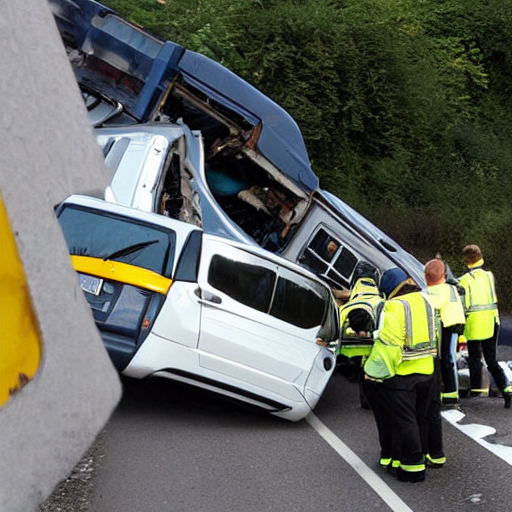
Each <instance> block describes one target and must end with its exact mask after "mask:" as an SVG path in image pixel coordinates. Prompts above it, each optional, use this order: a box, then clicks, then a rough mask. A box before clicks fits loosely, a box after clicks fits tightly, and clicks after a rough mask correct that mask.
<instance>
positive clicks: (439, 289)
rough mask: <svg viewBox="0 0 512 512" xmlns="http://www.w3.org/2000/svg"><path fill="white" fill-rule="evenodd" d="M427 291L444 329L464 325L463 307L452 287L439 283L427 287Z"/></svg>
mask: <svg viewBox="0 0 512 512" xmlns="http://www.w3.org/2000/svg"><path fill="white" fill-rule="evenodd" d="M427 290H428V294H429V297H430V300H431V302H432V304H433V305H434V307H435V308H436V309H438V310H439V314H440V317H441V322H442V323H443V326H444V327H450V326H451V325H457V324H464V323H466V315H465V312H464V305H463V304H462V300H461V298H460V295H459V292H458V291H457V288H456V287H455V286H454V285H452V284H448V283H441V284H436V285H434V286H428V287H427Z"/></svg>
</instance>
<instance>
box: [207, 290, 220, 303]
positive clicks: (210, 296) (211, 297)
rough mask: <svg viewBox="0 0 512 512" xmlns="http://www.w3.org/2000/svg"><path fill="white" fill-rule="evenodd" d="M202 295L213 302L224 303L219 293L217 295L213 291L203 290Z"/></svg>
mask: <svg viewBox="0 0 512 512" xmlns="http://www.w3.org/2000/svg"><path fill="white" fill-rule="evenodd" d="M202 295H203V297H202V298H203V300H206V301H208V302H213V303H214V304H221V303H222V299H221V298H220V297H219V296H218V295H215V294H214V293H212V292H208V291H203V293H202Z"/></svg>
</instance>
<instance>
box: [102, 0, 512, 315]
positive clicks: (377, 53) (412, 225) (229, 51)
mask: <svg viewBox="0 0 512 512" xmlns="http://www.w3.org/2000/svg"><path fill="white" fill-rule="evenodd" d="M103 3H104V4H106V5H109V6H110V7H112V8H113V9H115V10H116V11H117V12H118V13H119V14H121V15H122V16H123V17H125V18H127V19H128V20H130V21H132V22H135V23H137V24H139V25H141V26H142V27H143V28H144V29H145V30H147V31H148V32H151V33H153V34H155V35H157V36H159V37H160V38H162V39H166V40H170V41H174V42H176V43H179V44H181V45H183V46H184V47H186V48H187V49H190V50H194V51H197V52H200V53H202V54H204V55H207V56H208V57H211V58H212V59H214V60H216V61H218V62H220V63H221V64H223V65H224V66H226V67H227V68H229V69H231V70H232V71H234V72H235V73H237V74H238V75H240V76H241V77H243V78H244V79H246V80H247V81H248V82H250V83H252V84H253V85H254V86H256V87H257V88H258V89H260V90H261V91H262V92H263V93H265V94H266V95H267V96H269V97H270V98H272V99H273V100H275V101H276V102H277V103H279V104H280V105H281V106H282V107H284V108H285V109H286V110H287V111H288V112H289V113H290V114H291V115H292V116H293V117H294V119H295V120H296V121H297V123H298V125H299V127H300V129H301V131H302V133H303V135H304V139H305V142H306V146H307V148H308V151H309V155H310V159H311V164H312V168H313V170H314V171H315V173H316V174H317V175H318V176H319V177H320V184H321V187H322V188H324V189H327V190H329V191H331V192H333V193H334V194H336V195H338V196H339V197H340V198H341V199H343V200H344V201H345V202H347V203H348V204H350V205H351V206H352V207H354V208H355V209H356V210H358V211H359V212H360V213H362V214H363V215H364V216H366V217H367V218H368V219H370V220H371V221H372V222H373V223H375V224H376V225H377V226H378V227H380V228H381V229H382V230H383V231H385V232H386V233H388V234H389V235H390V236H391V237H392V238H394V239H395V240H396V241H397V242H398V243H400V244H401V245H402V246H403V247H404V248H405V249H407V250H408V251H409V252H411V253H412V254H414V255H415V256H416V257H417V258H418V259H419V260H420V261H422V262H426V261H427V260H428V259H431V258H432V257H434V256H435V254H436V252H438V251H439V252H440V253H441V254H442V256H443V258H444V259H445V260H446V261H447V262H448V263H449V264H450V266H451V268H452V270H453V271H454V273H455V274H456V275H458V274H460V273H462V272H463V271H464V266H463V261H462V258H461V249H462V247H463V246H464V245H466V244H469V243H476V244H478V245H479V246H480V247H481V248H482V250H483V253H484V257H485V260H486V263H487V264H488V266H489V268H491V269H492V270H493V271H494V273H495V275H496V280H497V287H498V294H499V298H500V310H501V311H502V312H503V313H506V314H510V313H512V271H511V268H512V265H511V263H512V122H511V121H512V73H511V71H512V55H511V54H512V44H511V42H512V0H450V1H447V0H429V1H428V2H425V1H422V0H405V1H402V2H396V0H294V1H293V0H237V1H236V2H234V1H232V0H167V1H166V2H164V1H163V0H162V1H161V2H160V1H157V0H106V1H104V2H103Z"/></svg>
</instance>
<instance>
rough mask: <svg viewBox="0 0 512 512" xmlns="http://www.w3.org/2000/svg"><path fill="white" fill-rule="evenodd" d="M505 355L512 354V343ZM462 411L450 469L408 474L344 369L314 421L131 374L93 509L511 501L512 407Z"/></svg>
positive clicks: (107, 438) (494, 504) (449, 446)
mask: <svg viewBox="0 0 512 512" xmlns="http://www.w3.org/2000/svg"><path fill="white" fill-rule="evenodd" d="M499 355H500V357H501V358H505V359H506V360H509V359H512V347H509V346H501V347H499ZM456 413H457V414H460V415H463V418H462V419H461V420H460V421H458V423H456V422H455V423H454V424H452V423H450V422H448V421H444V440H445V448H446V454H447V457H448V462H447V464H446V465H445V467H444V468H442V469H431V470H429V471H428V473H427V480H426V482H424V483H421V484H406V483H401V482H398V481H396V480H395V479H394V478H393V477H392V476H391V475H389V474H388V473H386V472H385V471H382V470H381V469H380V468H379V467H378V465H377V460H378V455H379V449H378V442H377V431H376V428H375V424H374V420H373V416H372V414H371V412H369V411H367V410H363V409H361V408H360V406H359V400H358V394H357V385H356V384H354V383H351V382H349V381H348V380H347V379H346V378H345V377H343V376H342V375H340V374H335V375H334V376H333V378H332V380H331V382H330V384H329V386H328V388H327V389H326V392H325V394H324V396H323V397H322V400H321V402H320V403H319V405H318V406H317V408H316V410H315V412H314V416H313V417H312V420H310V421H306V420H303V421H300V422H298V423H289V422H286V421H284V420H280V419H278V418H274V417H272V416H268V415H266V414H263V413H260V412H255V411H252V410H248V409H245V408H241V407H239V406H236V405H233V404H231V403H229V402H226V401H224V400H222V399H219V398H217V397H215V396H214V395H211V394H208V393H204V392H201V391H197V390H193V389H190V388H186V387H184V386H182V385H180V384H173V383H167V382H164V383H152V384H150V383H140V382H126V383H125V391H124V396H123V399H122V401H121V403H120V405H119V407H118V408H117V410H116V411H115V413H114V414H113V416H112V419H111V421H110V422H109V424H108V425H107V427H106V429H105V431H104V433H103V435H102V444H101V450H100V451H101V453H98V454H97V460H98V467H97V468H96V476H95V479H94V486H93V488H92V494H91V496H90V504H89V507H88V508H87V510H89V511H90V512H141V511H144V512H153V511H155V512H156V511H158V512H163V511H173V512H174V511H177V512H189V511H194V512H195V511H206V512H217V511H218V512H228V511H236V512H244V511H247V512H249V511H251V512H259V511H280V512H282V511H293V512H300V511H308V512H311V511H315V512H321V511H332V510H346V511H351V510H364V511H365V512H373V511H375V512H382V511H385V510H397V511H400V512H402V511H407V510H413V511H414V512H432V511H434V510H435V511H443V512H444V511H472V510H475V509H476V508H478V509H479V510H485V511H486V512H494V511H496V512H503V511H507V510H511V509H512V506H511V505H510V499H511V493H510V490H511V487H510V485H511V482H512V467H511V464H512V456H511V455H510V452H512V421H511V418H512V410H507V409H504V407H503V401H502V399H500V398H483V399H481V398H479V399H463V400H462V402H461V407H460V411H456ZM448 414H450V413H448ZM318 425H320V428H319V427H318ZM478 425H481V426H482V429H483V432H484V433H485V434H486V437H485V438H484V441H483V442H482V440H481V439H480V440H478V436H480V435H481V434H479V433H477V435H476V436H475V435H474V431H475V428H476V426H478ZM485 427H488V428H487V429H486V428H485ZM489 427H492V428H494V429H495V431H496V433H495V434H494V435H493V434H492V430H489ZM479 428H480V427H478V428H476V430H477V431H478V430H479ZM464 429H466V430H468V429H469V431H470V432H473V438H472V437H469V435H467V433H464V432H463V431H462V430H464ZM482 429H480V430H482ZM487 434H490V435H487ZM475 437H476V438H477V440H475ZM486 442H488V443H490V444H491V445H492V446H491V448H493V447H494V448H496V450H497V453H498V454H496V453H493V452H492V451H490V450H489V449H488V447H487V446H486V445H485V443H486ZM500 454H504V455H505V458H506V457H507V456H510V460H509V462H507V461H506V460H503V458H502V457H501V456H500ZM507 454H508V455H507ZM81 510H82V509H81Z"/></svg>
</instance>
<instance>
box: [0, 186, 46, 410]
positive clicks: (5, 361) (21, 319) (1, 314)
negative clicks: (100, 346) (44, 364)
mask: <svg viewBox="0 0 512 512" xmlns="http://www.w3.org/2000/svg"><path fill="white" fill-rule="evenodd" d="M0 238H1V240H2V243H1V245H0V407H2V406H3V405H4V404H5V403H6V402H7V401H8V400H9V397H10V396H12V395H14V394H15V393H17V392H18V391H20V390H21V388H22V387H23V386H25V384H27V383H28V382H29V381H30V380H31V379H32V378H33V377H34V375H35V374H36V372H37V369H38V368H39V363H40V361H41V350H42V341H41V334H40V331H39V323H38V320H37V317H36V314H35V312H34V308H33V306H32V301H31V298H30V290H29V286H28V283H27V278H26V276H25V271H24V269H23V263H22V262H21V259H20V257H19V254H18V249H17V247H16V241H15V238H14V234H13V232H12V229H11V224H10V222H9V217H8V216H7V211H6V209H5V205H4V202H3V200H2V197H1V196H0Z"/></svg>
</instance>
